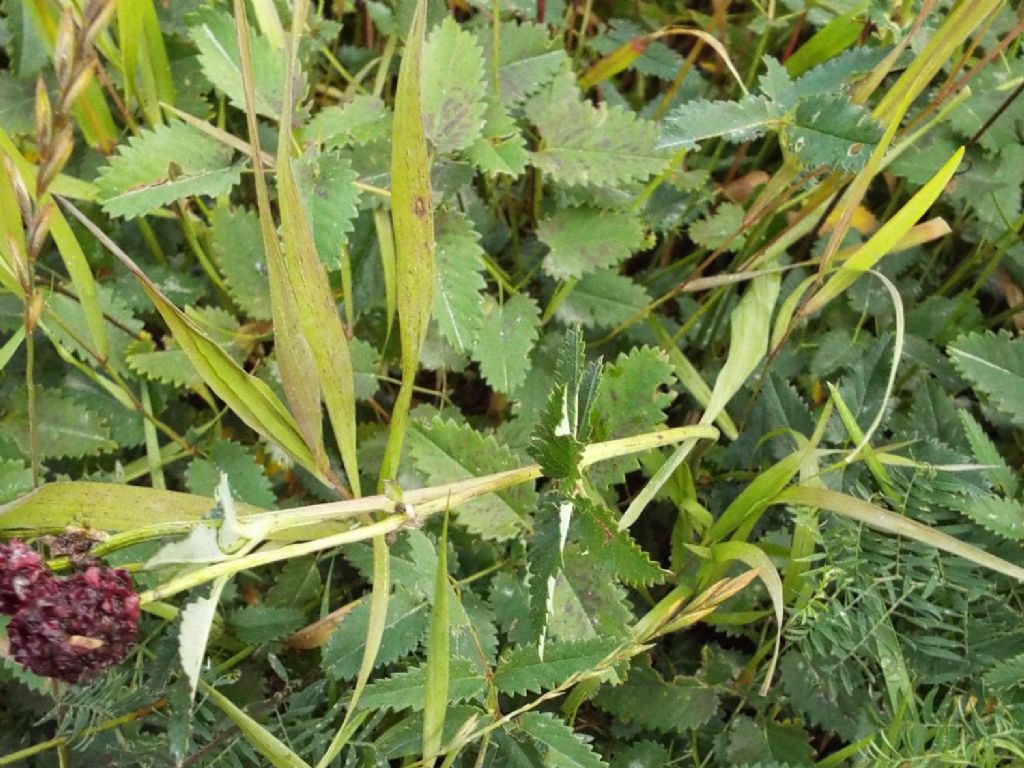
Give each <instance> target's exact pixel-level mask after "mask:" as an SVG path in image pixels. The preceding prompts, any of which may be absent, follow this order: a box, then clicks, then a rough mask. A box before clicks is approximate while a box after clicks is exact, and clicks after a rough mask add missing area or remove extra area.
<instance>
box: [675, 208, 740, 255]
mask: <svg viewBox="0 0 1024 768" xmlns="http://www.w3.org/2000/svg"><path fill="white" fill-rule="evenodd" d="M743 214H744V210H743V206H742V205H737V204H736V203H722V204H721V205H720V206H718V207H717V208H716V209H715V212H714V213H712V214H710V215H708V216H705V217H704V218H703V219H699V220H698V221H695V222H694V223H693V224H691V225H690V229H689V231H688V234H689V235H690V239H691V240H693V242H695V243H696V244H697V245H700V246H703V247H704V248H707V249H708V250H714V249H715V248H718V247H720V246H723V245H725V244H726V243H728V247H727V248H726V250H728V251H730V252H733V253H735V252H736V251H739V250H740V249H741V248H742V247H743V243H744V242H745V241H746V235H745V233H744V232H742V231H741V230H742V228H743Z"/></svg>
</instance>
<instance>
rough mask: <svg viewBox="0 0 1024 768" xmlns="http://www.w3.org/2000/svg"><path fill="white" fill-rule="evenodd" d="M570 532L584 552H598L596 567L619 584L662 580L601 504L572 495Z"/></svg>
mask: <svg viewBox="0 0 1024 768" xmlns="http://www.w3.org/2000/svg"><path fill="white" fill-rule="evenodd" d="M574 504H575V510H574V515H573V525H572V528H571V531H572V533H574V534H575V536H576V537H577V541H579V544H580V547H581V548H582V549H583V551H584V552H595V553H600V557H599V563H600V567H601V568H603V569H605V570H606V571H607V572H608V573H609V575H611V576H613V577H614V578H617V579H618V580H619V581H621V582H622V583H623V584H628V585H630V586H651V585H654V584H660V583H661V582H662V581H664V580H665V574H664V573H663V572H662V570H661V567H660V566H659V565H658V564H657V563H656V562H654V561H653V560H651V558H650V557H649V556H648V554H647V553H646V552H645V551H644V550H643V549H641V547H640V545H639V544H637V543H636V541H634V540H633V537H632V536H630V535H629V533H628V532H627V531H620V530H619V528H618V520H617V519H616V518H615V517H614V515H613V514H612V512H611V510H609V509H608V508H607V507H605V506H604V505H603V504H598V503H596V502H593V501H590V500H589V499H576V500H575V502H574Z"/></svg>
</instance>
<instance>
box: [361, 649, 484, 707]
mask: <svg viewBox="0 0 1024 768" xmlns="http://www.w3.org/2000/svg"><path fill="white" fill-rule="evenodd" d="M425 684H426V665H425V664H421V665H419V666H416V667H413V668H412V669H409V670H406V671H405V672H399V673H397V674H394V675H392V676H391V677H389V678H386V679H384V680H378V681H377V682H375V683H372V684H370V685H368V686H367V687H366V690H364V691H363V695H362V697H360V699H359V706H360V707H361V708H363V709H390V710H393V711H395V712H398V711H400V710H403V709H411V710H413V711H414V712H420V711H422V710H423V692H424V687H425ZM486 689H487V678H486V677H484V675H483V673H482V672H481V671H480V669H479V667H478V666H477V665H476V663H474V662H473V661H470V660H469V659H463V658H459V657H455V658H453V659H452V660H451V664H450V665H449V667H448V703H449V704H459V703H461V702H463V701H469V700H471V699H478V698H479V697H480V696H482V695H483V693H484V691H486Z"/></svg>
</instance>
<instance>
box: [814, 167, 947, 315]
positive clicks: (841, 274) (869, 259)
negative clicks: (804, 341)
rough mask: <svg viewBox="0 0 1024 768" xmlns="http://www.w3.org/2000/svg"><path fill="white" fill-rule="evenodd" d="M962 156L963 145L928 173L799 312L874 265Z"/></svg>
mask: <svg viewBox="0 0 1024 768" xmlns="http://www.w3.org/2000/svg"><path fill="white" fill-rule="evenodd" d="M963 156H964V148H963V147H960V149H958V150H957V151H956V152H954V153H953V155H952V156H951V157H950V158H949V160H947V161H946V163H945V164H944V165H943V166H942V167H941V168H940V169H939V170H938V172H937V173H936V174H935V175H934V176H932V178H931V179H930V180H929V181H928V183H927V184H925V185H924V186H923V187H921V189H919V190H918V191H917V193H916V194H915V195H914V196H913V197H912V198H910V200H909V201H907V204H906V205H904V206H903V207H902V208H900V210H899V211H898V212H897V213H896V214H895V215H894V216H893V217H892V218H891V219H889V220H888V221H887V222H885V224H883V225H882V226H881V227H880V228H879V229H878V231H877V232H875V234H874V235H872V236H871V239H869V240H868V241H867V242H866V243H864V245H862V246H861V247H860V248H858V249H857V250H856V251H854V253H853V255H851V256H850V258H848V259H847V260H846V261H844V262H843V263H842V265H841V266H840V267H839V270H838V271H837V272H836V274H834V275H833V276H832V277H831V278H830V279H829V281H828V282H827V283H825V285H824V287H822V289H821V290H820V291H818V292H817V293H816V294H814V295H813V296H812V297H811V298H810V300H809V301H808V302H807V304H805V305H804V307H803V308H802V309H801V310H800V312H799V316H800V317H806V316H807V315H812V314H814V313H815V312H817V311H818V310H819V309H821V308H822V307H824V306H825V305H826V304H828V302H830V301H832V299H834V298H835V297H836V296H838V295H839V294H841V293H842V292H843V291H845V290H846V289H847V288H849V287H850V286H851V285H853V284H854V283H855V282H856V281H857V280H859V279H860V277H861V276H862V275H863V274H864V273H865V272H867V271H868V270H869V269H871V268H872V267H874V266H875V264H877V263H878V262H879V261H880V260H881V258H882V257H883V256H885V255H886V254H887V253H889V252H890V251H891V250H893V248H894V247H895V246H896V244H897V243H898V242H899V241H900V239H901V238H902V237H903V236H904V235H905V234H907V233H908V232H909V231H910V229H911V227H913V226H914V224H915V223H916V222H917V220H918V219H920V218H921V217H922V216H924V214H925V213H926V212H927V211H928V209H929V208H930V207H931V206H932V203H934V202H935V201H936V200H937V199H938V197H939V195H940V194H942V190H944V189H945V188H946V184H947V183H949V180H950V179H951V178H952V177H953V174H954V173H955V172H956V169H957V167H958V166H959V165H960V160H961V158H963Z"/></svg>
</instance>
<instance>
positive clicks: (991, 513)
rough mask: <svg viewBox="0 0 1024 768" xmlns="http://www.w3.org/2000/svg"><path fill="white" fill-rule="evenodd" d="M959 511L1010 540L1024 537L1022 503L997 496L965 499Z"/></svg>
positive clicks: (1023, 505) (1023, 506)
mask: <svg viewBox="0 0 1024 768" xmlns="http://www.w3.org/2000/svg"><path fill="white" fill-rule="evenodd" d="M959 509H960V511H961V512H963V513H964V514H965V515H967V516H968V517H969V518H971V519H972V520H973V521H974V522H976V523H977V524H978V525H980V526H982V527H983V528H987V529H988V530H990V531H992V532H993V533H998V534H999V535H1000V536H1002V537H1003V538H1006V539H1010V540H1011V541H1021V540H1022V539H1024V504H1021V503H1020V502H1019V501H1016V500H1014V499H1004V498H1000V497H999V496H984V497H982V498H980V499H965V500H964V502H963V504H962V505H960V506H959Z"/></svg>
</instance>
